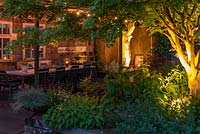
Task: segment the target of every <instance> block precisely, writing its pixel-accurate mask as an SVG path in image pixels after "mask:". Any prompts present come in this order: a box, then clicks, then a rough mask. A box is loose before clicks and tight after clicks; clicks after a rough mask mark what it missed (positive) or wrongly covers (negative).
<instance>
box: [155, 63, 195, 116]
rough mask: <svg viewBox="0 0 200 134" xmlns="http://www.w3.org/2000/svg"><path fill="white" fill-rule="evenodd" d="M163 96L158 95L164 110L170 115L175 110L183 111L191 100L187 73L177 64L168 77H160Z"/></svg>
mask: <svg viewBox="0 0 200 134" xmlns="http://www.w3.org/2000/svg"><path fill="white" fill-rule="evenodd" d="M160 83H161V87H160V90H161V92H162V93H163V95H164V96H163V97H162V98H160V97H158V100H159V102H160V103H161V104H162V106H163V110H165V111H167V113H168V114H169V115H171V114H174V113H175V112H178V113H181V112H182V110H183V108H184V107H185V106H188V105H189V104H190V101H191V97H190V95H189V88H188V79H187V73H186V72H185V70H184V69H183V68H181V67H180V66H177V67H176V68H174V69H173V70H172V71H171V72H170V73H168V75H167V76H166V77H160Z"/></svg>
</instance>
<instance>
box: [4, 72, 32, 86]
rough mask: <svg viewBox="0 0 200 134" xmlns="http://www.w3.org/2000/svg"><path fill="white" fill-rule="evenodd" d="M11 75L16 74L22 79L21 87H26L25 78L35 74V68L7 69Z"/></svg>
mask: <svg viewBox="0 0 200 134" xmlns="http://www.w3.org/2000/svg"><path fill="white" fill-rule="evenodd" d="M6 73H7V74H8V75H9V76H15V77H18V78H19V79H21V87H22V88H25V82H24V81H25V79H26V78H28V77H31V76H33V75H34V69H28V70H27V71H22V70H11V71H6Z"/></svg>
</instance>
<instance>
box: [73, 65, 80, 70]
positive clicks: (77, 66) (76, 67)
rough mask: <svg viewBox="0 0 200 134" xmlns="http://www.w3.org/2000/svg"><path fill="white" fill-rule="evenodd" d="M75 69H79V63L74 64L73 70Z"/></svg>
mask: <svg viewBox="0 0 200 134" xmlns="http://www.w3.org/2000/svg"><path fill="white" fill-rule="evenodd" d="M73 69H79V65H72V66H71V70H73Z"/></svg>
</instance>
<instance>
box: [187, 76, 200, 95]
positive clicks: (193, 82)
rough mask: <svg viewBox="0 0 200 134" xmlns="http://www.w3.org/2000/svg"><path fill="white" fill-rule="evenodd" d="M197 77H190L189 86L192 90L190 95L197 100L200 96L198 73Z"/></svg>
mask: <svg viewBox="0 0 200 134" xmlns="http://www.w3.org/2000/svg"><path fill="white" fill-rule="evenodd" d="M195 75H196V76H190V77H188V86H189V89H190V95H192V96H193V97H196V98H197V97H199V95H200V78H198V73H196V74H195Z"/></svg>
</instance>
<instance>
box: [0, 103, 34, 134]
mask: <svg viewBox="0 0 200 134" xmlns="http://www.w3.org/2000/svg"><path fill="white" fill-rule="evenodd" d="M10 103H11V101H7V100H0V134H18V133H20V132H23V131H24V123H25V122H24V120H25V118H27V117H30V116H31V115H32V114H33V113H32V112H29V111H26V110H23V109H22V110H20V111H18V112H14V111H13V110H12V109H11V106H10Z"/></svg>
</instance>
